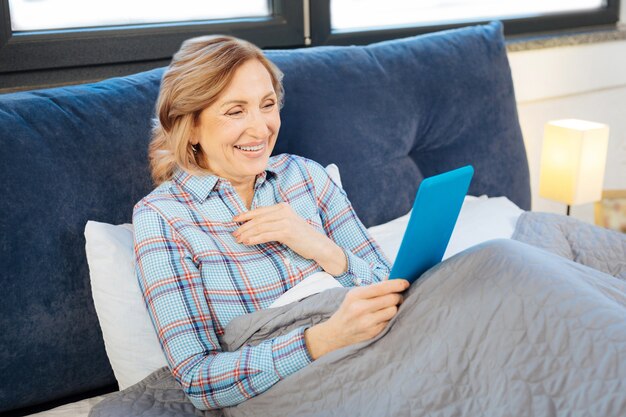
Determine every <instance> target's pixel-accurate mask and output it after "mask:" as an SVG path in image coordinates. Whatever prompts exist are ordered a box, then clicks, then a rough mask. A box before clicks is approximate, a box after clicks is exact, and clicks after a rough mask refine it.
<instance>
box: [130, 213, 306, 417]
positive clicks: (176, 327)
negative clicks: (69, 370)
mask: <svg viewBox="0 0 626 417" xmlns="http://www.w3.org/2000/svg"><path fill="white" fill-rule="evenodd" d="M133 223H134V226H135V256H136V273H137V279H138V281H139V285H140V288H141V291H142V294H143V296H144V301H145V303H146V307H147V309H148V312H149V314H150V318H151V319H152V323H153V325H154V327H155V330H156V332H157V336H158V339H159V342H160V343H161V347H162V349H163V352H164V354H165V357H166V359H167V362H168V364H169V367H170V369H171V372H172V375H173V376H174V377H175V378H176V380H177V381H178V382H179V383H180V384H181V385H182V387H183V389H184V391H185V393H186V394H187V396H188V397H189V399H190V400H191V402H192V403H193V404H194V405H195V406H196V407H197V408H199V409H201V410H207V409H216V408H223V407H228V406H233V405H236V404H239V403H241V402H243V401H245V400H246V399H248V398H250V397H253V396H255V395H257V394H260V393H262V392H263V391H265V390H267V389H268V388H270V387H271V386H272V385H274V384H275V383H276V382H278V381H280V380H281V379H283V378H285V377H286V376H288V375H290V374H292V373H294V372H296V371H297V370H299V369H301V368H303V367H304V366H306V365H307V364H309V363H311V361H312V359H311V357H310V355H309V352H308V350H307V348H306V344H305V341H304V330H305V329H306V327H300V328H297V329H294V330H293V331H291V332H289V333H287V334H285V335H283V336H279V337H276V338H274V339H270V340H266V341H264V342H262V343H260V344H259V345H256V346H243V347H241V348H240V349H239V350H237V351H234V352H223V351H222V348H221V346H220V344H219V340H218V337H217V334H216V332H215V329H214V326H213V321H212V317H211V312H210V307H209V305H208V303H207V300H206V298H205V296H204V283H203V281H202V278H201V274H200V271H199V269H198V267H197V266H196V264H195V263H194V259H193V256H192V254H191V253H190V250H189V249H188V248H187V246H186V244H185V242H183V241H182V239H181V238H180V235H178V233H177V232H176V230H175V229H174V228H172V226H171V225H170V224H169V223H168V222H167V221H166V220H165V219H164V217H163V216H161V215H160V214H159V213H158V212H157V211H156V210H155V209H154V208H153V207H151V206H149V205H147V204H142V203H139V204H138V205H137V206H136V207H135V211H134V213H133Z"/></svg>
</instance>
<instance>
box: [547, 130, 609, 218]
mask: <svg viewBox="0 0 626 417" xmlns="http://www.w3.org/2000/svg"><path fill="white" fill-rule="evenodd" d="M608 144H609V127H608V126H607V125H605V124H601V123H594V122H588V121H585V120H577V119H566V120H555V121H551V122H548V123H547V124H546V126H545V130H544V137H543V150H542V152H541V174H540V179H539V195H540V196H541V197H544V198H548V199H550V200H556V201H560V202H562V203H565V204H566V205H567V215H568V216H569V214H570V206H572V205H574V204H584V203H591V202H593V201H599V200H601V199H602V184H603V181H604V168H605V165H606V152H607V148H608Z"/></svg>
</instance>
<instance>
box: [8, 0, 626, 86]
mask: <svg viewBox="0 0 626 417" xmlns="http://www.w3.org/2000/svg"><path fill="white" fill-rule="evenodd" d="M622 1H626V0H622ZM619 2H620V0H525V1H518V0H419V1H418V0H246V1H224V0H176V1H165V0H151V1H150V0H106V1H105V0H99V1H96V0H93V1H84V0H82V1H81V0H0V92H2V91H6V90H7V89H10V88H14V87H18V88H23V89H28V88H34V87H43V86H49V85H58V84H63V83H75V82H79V81H93V80H97V79H101V78H106V77H111V76H115V75H124V74H129V73H133V72H138V71H142V70H146V69H150V68H156V67H159V66H164V65H167V63H168V62H169V60H170V58H171V56H172V54H173V53H174V52H175V51H176V50H177V49H178V47H179V46H180V44H181V43H182V41H184V40H185V39H188V38H191V37H194V36H200V35H206V34H209V33H227V34H232V35H234V36H238V37H241V38H244V39H248V40H251V41H252V42H254V43H255V44H257V45H259V46H261V47H264V48H291V47H304V46H308V45H313V46H314V45H328V44H331V45H345V44H365V43H370V42H376V41H380V40H386V39H392V38H399V37H404V36H412V35H416V34H419V33H424V32H432V31H435V30H441V29H447V28H453V27H458V26H463V25H467V24H474V23H483V22H487V21H489V20H494V19H499V20H503V21H504V28H505V33H506V34H507V35H512V34H519V33H531V32H533V33H534V32H545V31H553V30H561V29H567V28H582V27H599V26H602V25H604V26H606V25H612V26H613V27H614V26H615V23H616V22H617V20H618V16H619ZM305 16H306V21H305Z"/></svg>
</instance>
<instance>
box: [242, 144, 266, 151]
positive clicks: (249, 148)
mask: <svg viewBox="0 0 626 417" xmlns="http://www.w3.org/2000/svg"><path fill="white" fill-rule="evenodd" d="M235 148H238V149H241V150H244V151H258V150H261V149H263V144H260V145H257V146H237V145H235Z"/></svg>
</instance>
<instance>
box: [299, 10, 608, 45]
mask: <svg viewBox="0 0 626 417" xmlns="http://www.w3.org/2000/svg"><path fill="white" fill-rule="evenodd" d="M330 2H331V0H313V1H312V2H311V16H316V19H315V20H314V19H311V43H312V44H313V45H355V44H356V45H363V44H368V43H372V42H380V41H385V40H389V39H395V38H401V37H407V36H414V35H419V34H423V33H428V32H435V31H439V30H446V29H453V28H457V27H462V26H467V25H472V24H483V23H488V22H489V20H473V21H464V22H455V23H450V24H435V25H416V26H401V27H391V28H372V29H367V30H355V31H352V30H345V31H344V30H341V31H333V30H332V28H331V16H330ZM619 7H620V0H606V5H605V7H604V8H602V9H600V10H592V11H580V12H564V13H555V14H551V15H544V16H533V17H527V18H510V19H500V20H501V21H502V22H503V25H504V34H505V35H509V36H511V35H522V34H528V35H531V34H537V33H549V32H557V31H563V30H568V29H569V30H580V29H594V28H598V27H608V26H609V25H612V26H613V27H615V25H616V23H617V22H618V21H619ZM491 20H496V19H491Z"/></svg>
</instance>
